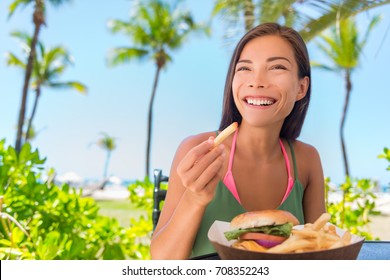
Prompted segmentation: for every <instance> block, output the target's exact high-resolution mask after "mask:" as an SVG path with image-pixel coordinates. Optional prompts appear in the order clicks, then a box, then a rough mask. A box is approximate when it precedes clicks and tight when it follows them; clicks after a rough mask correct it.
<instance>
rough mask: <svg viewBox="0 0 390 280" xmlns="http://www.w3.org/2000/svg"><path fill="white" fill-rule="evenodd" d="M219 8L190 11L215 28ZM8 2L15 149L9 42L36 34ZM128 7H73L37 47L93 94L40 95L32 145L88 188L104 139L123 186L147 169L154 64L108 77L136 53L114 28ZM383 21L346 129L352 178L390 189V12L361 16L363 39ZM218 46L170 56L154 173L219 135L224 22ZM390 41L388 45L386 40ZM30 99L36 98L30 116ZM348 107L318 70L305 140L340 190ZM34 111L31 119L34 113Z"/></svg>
mask: <svg viewBox="0 0 390 280" xmlns="http://www.w3.org/2000/svg"><path fill="white" fill-rule="evenodd" d="M212 2H213V1H195V0H187V1H184V4H185V6H186V7H188V8H190V10H191V11H192V12H193V14H194V17H195V20H196V21H205V20H207V19H208V17H209V15H210V13H211V9H212ZM10 3H11V1H7V0H5V1H0V42H1V43H0V53H1V60H0V84H1V89H0V102H1V110H0V139H1V138H6V139H7V144H12V145H13V144H14V141H15V135H16V123H17V115H18V110H19V103H20V98H21V92H22V81H23V74H22V72H21V71H20V70H19V69H16V68H9V67H7V66H6V63H5V59H4V56H3V54H4V53H6V52H7V51H13V52H15V53H18V54H20V47H19V43H18V42H17V41H16V40H14V39H13V38H11V37H10V36H9V33H10V32H11V31H15V30H21V31H27V32H30V33H31V34H32V24H31V14H32V9H31V7H30V8H25V9H22V10H17V11H16V12H15V14H14V16H13V17H12V18H10V19H9V20H7V8H8V5H9V4H10ZM129 12H130V1H128V0H116V1H92V0H84V1H72V2H71V3H70V4H66V5H64V6H62V7H60V8H58V9H52V8H49V9H48V14H47V27H44V28H43V29H42V31H41V36H40V40H41V41H42V42H43V43H44V44H45V45H46V46H56V45H63V46H65V47H66V48H67V49H68V51H69V52H70V53H71V54H72V55H73V57H74V59H75V64H74V66H73V67H70V68H68V70H67V71H66V72H65V74H64V76H63V80H78V81H81V82H83V83H85V84H86V85H87V86H88V88H89V93H88V95H87V96H83V95H80V94H79V93H77V92H75V91H71V90H60V91H52V90H50V89H43V93H42V97H41V100H40V103H39V105H38V111H37V115H36V118H35V127H36V129H37V130H38V131H39V132H40V133H39V135H38V137H37V139H36V140H34V142H33V145H34V146H35V147H38V148H39V151H40V153H41V155H42V156H44V157H47V162H46V166H47V167H53V168H55V169H56V171H57V173H58V174H59V175H61V174H64V173H66V172H71V171H72V172H76V173H78V174H80V175H81V176H83V177H85V178H100V177H101V176H102V173H103V166H104V160H105V153H104V151H103V150H101V149H100V148H99V147H97V146H96V145H93V144H91V143H93V142H96V140H97V139H98V138H99V133H101V132H106V133H108V134H109V135H111V136H113V137H116V138H117V143H118V148H117V149H116V150H115V151H114V153H113V154H112V158H111V162H110V167H109V174H111V175H115V176H119V177H121V178H123V179H142V178H143V176H144V169H145V149H146V126H147V108H148V102H149V97H150V93H151V88H152V82H153V78H154V74H155V67H154V64H153V63H152V62H151V61H145V62H143V63H139V62H132V63H130V64H126V65H123V66H119V67H115V68H109V67H107V65H106V57H107V54H108V52H109V50H110V48H113V47H117V46H122V45H127V46H129V45H131V42H130V41H129V40H128V39H127V38H126V37H124V36H122V35H120V34H118V35H112V34H111V33H110V32H109V31H108V28H107V21H108V20H109V19H123V20H125V19H127V18H128V15H129ZM376 14H381V15H382V16H383V19H382V21H381V23H380V24H379V25H378V26H377V27H376V28H375V29H374V30H373V32H372V33H371V34H372V35H371V37H370V38H369V41H368V44H367V46H366V48H365V50H364V55H363V56H362V59H361V64H360V67H359V68H358V69H357V70H356V71H355V72H354V73H353V75H352V82H353V92H352V97H351V101H350V109H349V112H348V119H347V123H346V127H345V138H346V144H347V152H348V156H349V161H350V172H351V175H352V176H353V177H359V178H362V177H364V178H373V179H376V180H379V182H380V183H381V184H382V185H387V184H388V183H389V182H390V172H389V171H386V167H387V163H386V161H385V160H383V159H378V158H377V156H378V155H379V154H380V153H381V152H382V151H383V148H384V147H389V148H390V129H389V121H388V120H389V119H390V110H389V105H390V92H389V87H388V83H389V81H388V79H389V78H388V77H389V74H388V72H389V71H388V66H389V64H390V52H389V51H388V49H389V47H390V32H389V29H390V6H386V7H384V8H379V9H375V10H372V11H370V12H369V13H364V14H362V15H359V17H358V23H359V26H360V27H361V28H362V32H363V30H365V28H366V26H367V23H368V21H369V18H370V16H372V15H376ZM212 27H213V34H212V36H211V37H205V36H196V37H191V38H190V39H189V40H188V42H187V43H186V44H185V45H184V46H183V48H182V49H180V50H178V51H177V52H175V53H173V62H172V63H171V64H170V65H168V68H167V70H165V71H163V73H162V74H161V77H160V83H159V85H158V89H157V96H156V100H155V106H154V127H153V139H152V162H151V166H152V168H155V167H158V168H162V169H163V170H164V171H165V172H166V173H168V170H169V168H170V163H171V161H172V159H173V156H174V153H175V151H176V148H177V146H178V145H179V143H180V142H181V141H182V140H183V139H184V138H185V137H187V136H189V135H192V134H197V133H200V132H203V131H210V130H216V129H217V128H218V125H219V121H220V116H221V109H222V95H223V87H224V82H225V76H226V72H227V67H228V63H229V60H230V56H231V53H232V48H233V46H227V45H226V44H225V42H224V41H223V39H222V34H223V33H222V32H223V29H224V26H223V23H222V22H221V21H220V19H216V20H214V22H213V25H212ZM386 35H387V36H386ZM308 47H309V52H310V56H311V59H312V60H317V61H321V62H326V60H325V58H324V57H323V56H322V55H321V54H320V53H319V52H318V50H317V49H316V46H315V44H313V43H310V44H309V46H308ZM32 101H33V95H32V94H30V97H29V108H31V105H32ZM343 102H344V83H343V77H342V75H340V74H334V73H327V72H324V71H321V70H319V69H313V70H312V99H311V105H310V107H309V112H308V115H307V118H306V122H305V124H304V128H303V131H302V134H301V137H300V140H302V141H304V142H307V143H310V144H312V145H313V146H315V147H316V148H317V149H318V151H319V153H320V156H321V159H322V163H323V169H324V174H325V175H326V176H329V177H330V178H331V180H332V181H334V182H337V183H339V182H342V181H343V174H344V170H343V163H342V156H341V148H340V141H339V134H338V131H339V123H340V118H341V112H342V106H343ZM30 110H31V109H29V110H28V114H29V113H30Z"/></svg>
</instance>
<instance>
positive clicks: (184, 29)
mask: <svg viewBox="0 0 390 280" xmlns="http://www.w3.org/2000/svg"><path fill="white" fill-rule="evenodd" d="M108 26H109V28H110V29H111V31H112V32H113V33H118V32H121V33H123V34H125V35H126V36H128V37H129V38H130V39H131V40H132V42H133V46H131V47H117V48H114V49H112V50H111V53H110V55H109V59H108V60H109V64H110V65H112V66H115V65H118V64H122V63H126V62H129V61H132V60H134V59H138V60H142V59H145V58H149V59H151V60H152V61H153V62H154V63H155V65H156V73H155V76H154V82H153V87H152V93H151V96H150V101H149V110H148V129H147V145H146V166H145V175H146V176H148V175H149V171H150V147H151V138H152V123H153V103H154V100H155V96H156V90H157V85H158V81H159V77H160V71H161V70H162V69H164V68H166V67H167V64H168V62H170V61H172V56H171V52H173V51H175V50H177V49H179V48H180V47H182V46H183V44H184V42H185V40H186V39H187V38H188V36H189V35H190V34H192V33H195V32H200V31H201V32H205V31H207V30H208V29H207V28H205V27H204V26H203V25H200V24H196V23H195V22H194V19H193V17H192V15H191V13H190V12H188V11H184V10H182V9H180V8H179V7H178V5H176V4H175V5H172V6H170V5H169V4H167V3H164V2H163V1H160V0H149V1H142V2H141V1H140V2H137V3H136V5H135V6H134V8H133V10H132V13H131V16H130V19H129V20H128V21H122V20H111V21H109V23H108Z"/></svg>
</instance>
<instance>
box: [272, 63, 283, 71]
mask: <svg viewBox="0 0 390 280" xmlns="http://www.w3.org/2000/svg"><path fill="white" fill-rule="evenodd" d="M270 69H271V70H287V67H286V66H284V65H282V64H276V65H272V66H271V68H270Z"/></svg>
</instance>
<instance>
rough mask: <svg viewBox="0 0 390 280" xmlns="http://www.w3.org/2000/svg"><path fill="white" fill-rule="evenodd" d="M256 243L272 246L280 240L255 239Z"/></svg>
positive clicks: (267, 246) (266, 246)
mask: <svg viewBox="0 0 390 280" xmlns="http://www.w3.org/2000/svg"><path fill="white" fill-rule="evenodd" d="M254 241H255V242H256V243H257V244H259V245H261V246H263V247H265V248H272V247H274V246H276V245H279V244H280V243H282V242H277V241H269V240H262V239H256V240H254Z"/></svg>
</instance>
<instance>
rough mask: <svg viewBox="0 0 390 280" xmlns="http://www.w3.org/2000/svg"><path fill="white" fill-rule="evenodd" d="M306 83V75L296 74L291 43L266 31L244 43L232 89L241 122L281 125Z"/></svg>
mask: <svg viewBox="0 0 390 280" xmlns="http://www.w3.org/2000/svg"><path fill="white" fill-rule="evenodd" d="M308 86H309V78H308V77H305V78H302V79H299V78H298V65H297V62H296V61H295V56H294V52H293V49H292V47H291V46H290V44H289V43H288V42H287V41H285V40H284V39H283V38H281V37H279V36H276V35H267V36H263V37H258V38H255V39H252V40H251V41H249V42H248V43H247V44H246V45H245V47H244V49H243V50H242V53H241V55H240V58H239V60H238V62H237V64H236V68H235V73H234V78H233V83H232V90H233V98H234V102H235V104H236V106H237V109H238V110H239V112H240V113H241V115H242V119H243V120H242V121H243V122H248V123H250V124H251V125H254V126H268V125H272V124H279V125H280V127H281V126H282V124H283V121H284V119H285V118H286V117H287V116H288V115H289V114H290V112H291V111H292V109H293V107H294V104H295V102H296V101H298V100H300V99H302V98H303V97H304V96H305V95H306V91H307V88H308Z"/></svg>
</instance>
